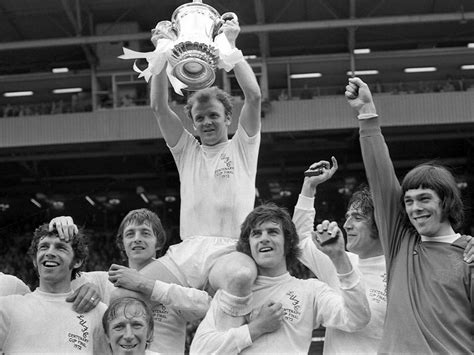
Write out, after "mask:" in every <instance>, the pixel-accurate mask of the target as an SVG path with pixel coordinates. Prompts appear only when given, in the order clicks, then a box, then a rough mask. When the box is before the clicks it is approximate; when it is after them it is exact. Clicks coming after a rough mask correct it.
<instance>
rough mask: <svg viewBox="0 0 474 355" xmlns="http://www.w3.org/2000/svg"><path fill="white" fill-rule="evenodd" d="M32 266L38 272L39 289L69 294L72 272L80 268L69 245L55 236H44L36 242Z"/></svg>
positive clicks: (79, 262)
mask: <svg viewBox="0 0 474 355" xmlns="http://www.w3.org/2000/svg"><path fill="white" fill-rule="evenodd" d="M37 248H38V249H37V252H36V258H35V259H34V261H33V262H34V265H35V267H36V269H37V270H38V275H39V280H40V282H39V288H40V290H41V291H45V292H52V293H64V292H69V291H70V289H71V275H72V270H73V269H75V268H78V267H80V266H81V264H82V261H78V260H75V258H74V250H73V248H72V246H71V243H69V242H65V241H63V240H61V239H59V237H56V236H45V237H43V238H41V239H40V240H39V242H38V247H37Z"/></svg>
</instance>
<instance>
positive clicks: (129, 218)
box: [115, 208, 168, 260]
mask: <svg viewBox="0 0 474 355" xmlns="http://www.w3.org/2000/svg"><path fill="white" fill-rule="evenodd" d="M131 224H135V225H140V224H146V225H147V226H149V227H151V229H152V230H153V234H154V235H155V237H156V246H157V247H158V248H159V250H161V253H163V247H164V245H165V244H166V242H167V241H168V239H167V237H166V232H165V229H164V228H163V225H162V224H161V220H160V217H158V216H157V215H156V213H154V212H152V211H150V210H149V209H146V208H140V209H137V210H132V211H130V212H128V213H127V215H126V216H125V217H124V218H123V219H122V222H121V223H120V226H119V228H118V231H117V235H116V239H115V242H116V244H117V247H118V248H119V250H120V254H121V255H122V258H123V259H124V260H127V254H125V247H124V245H123V232H124V230H125V228H126V227H127V226H129V225H131Z"/></svg>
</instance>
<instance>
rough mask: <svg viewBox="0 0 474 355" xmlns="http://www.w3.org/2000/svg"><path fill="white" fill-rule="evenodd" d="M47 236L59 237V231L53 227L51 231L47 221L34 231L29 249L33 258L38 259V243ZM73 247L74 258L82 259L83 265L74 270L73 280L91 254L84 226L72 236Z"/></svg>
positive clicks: (29, 253)
mask: <svg viewBox="0 0 474 355" xmlns="http://www.w3.org/2000/svg"><path fill="white" fill-rule="evenodd" d="M45 237H55V238H59V234H58V231H57V230H56V229H53V230H52V231H49V225H48V224H47V223H45V224H42V225H40V226H39V227H38V228H36V229H35V231H34V233H33V239H32V240H31V244H30V247H29V249H28V256H29V257H30V258H31V259H32V260H35V259H36V254H37V253H38V244H39V242H40V240H41V239H43V238H45ZM70 243H71V247H72V250H73V251H74V260H75V261H82V263H81V265H80V266H79V267H77V268H75V269H73V270H72V274H71V280H74V279H75V278H76V277H77V276H78V275H79V273H80V271H81V270H82V268H83V267H84V265H85V263H86V260H87V256H88V254H89V246H88V240H87V237H86V235H85V234H84V231H83V229H82V228H79V231H78V233H77V234H76V235H75V236H74V237H73V238H72V241H71V242H70Z"/></svg>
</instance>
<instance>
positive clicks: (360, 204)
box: [347, 184, 379, 238]
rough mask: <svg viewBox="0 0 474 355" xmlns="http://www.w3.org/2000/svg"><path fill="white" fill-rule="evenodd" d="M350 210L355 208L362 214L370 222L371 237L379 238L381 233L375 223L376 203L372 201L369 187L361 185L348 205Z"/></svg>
mask: <svg viewBox="0 0 474 355" xmlns="http://www.w3.org/2000/svg"><path fill="white" fill-rule="evenodd" d="M350 208H354V209H357V210H360V211H361V212H362V214H363V215H364V216H365V217H366V218H367V219H368V220H369V223H370V229H371V232H372V233H371V237H373V238H378V237H379V231H378V229H377V224H376V223H375V217H374V201H373V199H372V193H371V192H370V189H369V186H367V185H366V184H361V185H359V187H358V188H357V190H356V191H355V192H354V193H353V194H352V196H351V198H350V200H349V203H348V204H347V210H349V209H350Z"/></svg>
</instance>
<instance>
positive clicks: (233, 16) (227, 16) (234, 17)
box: [212, 12, 239, 37]
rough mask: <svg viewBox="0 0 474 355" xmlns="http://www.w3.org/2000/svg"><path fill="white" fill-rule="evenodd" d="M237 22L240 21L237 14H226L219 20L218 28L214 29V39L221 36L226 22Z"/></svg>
mask: <svg viewBox="0 0 474 355" xmlns="http://www.w3.org/2000/svg"><path fill="white" fill-rule="evenodd" d="M230 20H236V21H239V18H238V17H237V14H236V13H235V12H226V13H223V14H222V15H221V17H220V18H219V20H217V23H216V27H215V28H214V34H213V36H212V37H216V36H217V35H218V34H219V30H220V29H221V27H222V25H223V24H224V22H226V21H230Z"/></svg>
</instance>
